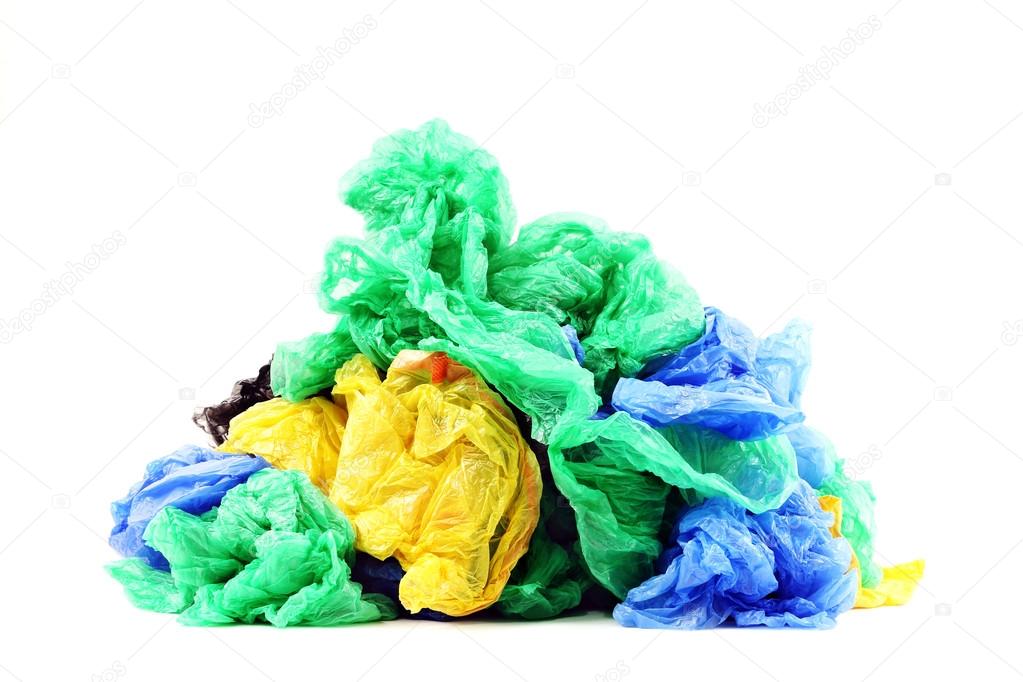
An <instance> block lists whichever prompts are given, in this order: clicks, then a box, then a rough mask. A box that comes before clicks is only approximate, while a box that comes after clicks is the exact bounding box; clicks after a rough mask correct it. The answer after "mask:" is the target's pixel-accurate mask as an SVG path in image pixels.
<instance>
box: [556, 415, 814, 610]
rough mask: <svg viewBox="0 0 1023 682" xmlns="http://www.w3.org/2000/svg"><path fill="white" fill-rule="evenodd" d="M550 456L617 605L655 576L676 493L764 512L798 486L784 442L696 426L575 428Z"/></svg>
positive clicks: (616, 419)
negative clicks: (739, 438) (663, 530)
mask: <svg viewBox="0 0 1023 682" xmlns="http://www.w3.org/2000/svg"><path fill="white" fill-rule="evenodd" d="M549 453H550V460H551V470H552V472H553V474H554V481H555V482H556V483H557V486H558V489H559V490H560V491H561V493H562V494H563V495H564V496H565V497H566V498H567V499H568V500H569V501H570V502H571V504H572V507H573V508H574V509H575V513H576V518H577V524H578V528H579V535H580V541H581V545H582V550H583V555H584V556H585V558H586V564H587V566H588V567H589V570H590V573H591V574H592V575H593V577H594V578H596V580H597V582H599V583H600V584H601V585H603V586H604V587H606V588H607V589H608V590H610V591H611V592H612V593H614V594H615V595H617V596H618V597H623V596H624V595H625V593H626V591H627V590H628V589H629V588H631V587H633V586H635V585H637V584H638V583H639V582H640V581H642V580H643V579H645V578H646V577H648V576H649V575H650V573H651V571H652V564H653V561H654V559H655V558H656V557H657V555H658V554H659V553H660V551H661V537H662V534H661V532H660V531H661V527H662V523H663V520H664V516H665V514H666V513H669V511H670V509H669V507H668V506H667V503H668V499H669V493H670V492H671V490H672V488H678V489H680V490H682V491H683V492H684V493H687V494H688V495H689V497H690V499H691V500H694V501H695V500H698V499H700V497H701V496H705V497H716V496H723V497H725V498H727V499H730V500H733V501H735V502H736V503H737V504H739V505H740V506H742V507H744V508H747V509H752V510H754V511H756V512H760V511H766V510H768V509H772V508H776V507H777V506H779V505H780V504H781V503H782V502H784V501H785V499H786V498H787V497H788V496H789V494H790V493H791V492H792V490H793V489H794V488H795V486H796V484H797V482H798V477H797V473H796V460H795V453H794V452H793V451H792V446H791V445H790V444H789V442H788V440H787V439H786V438H785V437H784V436H778V437H772V438H764V439H761V440H758V441H736V440H732V439H730V438H727V437H725V436H722V435H721V434H719V433H717V432H715V431H711V430H709V429H701V428H699V427H692V426H675V427H669V428H666V429H661V430H656V429H654V428H653V427H651V426H649V425H647V424H644V423H643V422H640V421H637V420H635V419H633V418H632V417H630V416H629V415H628V414H626V413H624V412H617V413H615V414H612V415H611V416H610V417H608V418H607V419H602V420H587V421H581V422H579V423H577V424H574V425H573V426H572V429H571V434H570V435H569V434H567V433H566V434H565V435H564V436H563V437H562V438H560V439H557V441H556V442H555V443H552V444H551V446H550V449H549Z"/></svg>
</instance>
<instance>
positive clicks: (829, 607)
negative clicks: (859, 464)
mask: <svg viewBox="0 0 1023 682" xmlns="http://www.w3.org/2000/svg"><path fill="white" fill-rule="evenodd" d="M832 520H833V518H832V515H831V514H830V513H828V512H825V511H823V510H822V509H821V507H820V504H819V502H818V501H817V497H816V495H815V493H814V491H813V490H812V489H811V488H810V487H809V485H807V484H806V483H802V482H801V483H800V485H799V486H798V487H797V488H796V491H795V492H793V493H792V495H791V496H790V497H789V498H788V500H786V502H785V503H784V504H783V505H782V506H781V508H779V509H777V510H775V511H768V512H764V513H762V514H750V513H749V512H747V511H746V510H745V509H743V508H742V507H740V506H739V505H737V504H735V503H734V502H731V501H730V500H727V499H725V498H713V499H709V500H706V501H704V502H703V503H701V504H699V505H697V506H695V507H692V508H690V509H688V510H684V511H683V512H682V514H681V515H680V517H679V520H678V522H677V523H676V526H675V528H674V530H673V533H672V539H671V542H670V543H669V544H668V546H667V548H666V549H665V550H664V552H663V553H662V554H661V556H660V558H659V559H658V561H657V571H658V573H659V575H656V576H654V577H652V578H650V579H648V580H646V581H645V582H644V583H643V584H641V585H639V586H638V587H636V588H634V589H632V590H630V591H629V593H628V595H626V598H625V601H624V602H623V603H621V604H619V605H618V606H616V607H615V610H614V617H615V620H617V621H618V622H619V623H621V624H622V625H626V626H629V627H647V628H676V629H685V630H694V629H703V628H712V627H715V626H718V625H720V624H722V623H725V622H726V621H729V620H731V621H732V622H734V623H735V624H736V625H738V626H750V625H766V626H767V627H783V626H789V627H800V628H824V627H832V626H833V625H834V624H835V617H836V616H837V615H838V614H840V613H842V612H843V611H846V610H848V609H850V608H852V605H853V602H854V600H855V598H856V590H857V588H858V586H859V576H858V573H857V571H855V570H850V560H851V558H852V549H851V547H850V546H849V543H848V542H847V541H846V540H845V539H844V538H841V537H839V538H835V537H832V535H831V531H830V527H831V523H832Z"/></svg>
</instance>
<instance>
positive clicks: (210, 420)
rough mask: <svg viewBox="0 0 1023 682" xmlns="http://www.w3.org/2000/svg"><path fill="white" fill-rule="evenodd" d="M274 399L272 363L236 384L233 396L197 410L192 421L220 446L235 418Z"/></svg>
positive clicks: (232, 392) (232, 391)
mask: <svg viewBox="0 0 1023 682" xmlns="http://www.w3.org/2000/svg"><path fill="white" fill-rule="evenodd" d="M273 397H274V394H273V391H272V390H271V389H270V363H267V364H265V365H263V366H262V367H260V368H259V372H258V373H257V374H256V376H254V377H252V378H251V379H242V380H240V381H237V382H235V385H234V388H233V389H232V390H231V395H230V396H228V397H227V398H225V399H224V400H223V401H221V402H220V403H218V404H216V405H210V406H209V407H203V408H200V409H199V410H196V413H195V415H193V417H192V421H194V422H195V424H196V426H198V427H199V428H200V429H202V430H203V431H205V432H206V433H208V434H209V435H210V438H211V439H212V440H213V444H214V445H220V444H221V443H223V442H224V440H225V439H226V438H227V427H228V425H229V424H230V423H231V419H232V418H233V417H235V416H236V415H238V414H241V413H242V412H244V411H245V410H247V409H249V408H250V407H252V406H253V405H255V404H256V403H259V402H263V401H264V400H270V399H271V398H273Z"/></svg>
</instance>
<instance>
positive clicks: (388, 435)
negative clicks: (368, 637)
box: [224, 351, 541, 616]
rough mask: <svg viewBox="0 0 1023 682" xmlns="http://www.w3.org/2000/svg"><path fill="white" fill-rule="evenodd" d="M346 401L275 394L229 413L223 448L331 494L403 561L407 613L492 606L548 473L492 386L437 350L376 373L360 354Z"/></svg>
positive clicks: (337, 393) (345, 371) (345, 384)
mask: <svg viewBox="0 0 1023 682" xmlns="http://www.w3.org/2000/svg"><path fill="white" fill-rule="evenodd" d="M336 378H337V384H336V385H335V387H334V389H333V395H334V398H335V401H336V403H334V402H331V401H328V400H326V399H324V398H319V397H316V398H311V399H309V400H305V401H301V402H298V403H288V402H286V401H283V400H271V401H269V402H265V403H260V404H258V405H255V406H253V407H252V408H251V409H250V410H249V411H247V412H245V413H243V414H241V415H239V416H238V417H236V418H235V419H234V420H232V422H231V428H230V432H229V437H228V440H227V442H226V443H225V444H224V448H225V449H228V450H230V451H232V452H252V453H256V454H260V455H262V456H264V457H266V458H267V459H268V460H269V461H270V462H271V463H272V464H273V465H274V466H277V467H282V468H296V469H300V470H302V471H305V472H306V473H308V474H309V477H310V479H312V480H313V482H314V483H316V485H317V486H318V487H319V488H320V489H321V490H323V491H324V492H326V493H328V494H329V495H330V498H331V500H333V501H334V502H335V503H336V504H337V505H338V506H339V507H340V508H341V509H342V511H344V513H345V514H346V515H347V516H348V518H349V519H351V521H352V523H353V524H354V525H355V527H356V529H357V531H358V538H359V541H358V547H359V550H360V551H363V552H366V553H368V554H370V555H372V556H374V557H376V558H377V559H381V560H382V559H386V558H388V557H391V556H394V557H395V558H397V559H398V561H399V562H400V564H401V567H402V569H403V570H404V571H405V576H404V577H403V578H402V580H401V585H400V598H401V602H402V604H403V605H404V606H405V607H406V608H407V609H409V610H410V611H411V612H413V613H416V612H418V611H419V610H420V609H423V608H430V609H433V610H436V611H439V612H441V613H445V614H449V615H456V616H460V615H466V614H469V613H473V612H475V611H478V610H480V609H483V608H486V607H487V606H489V605H490V604H492V603H494V602H495V601H496V600H497V598H498V597H499V596H500V594H501V590H502V588H503V587H504V585H505V583H507V581H508V578H509V576H510V573H511V570H512V568H513V567H514V566H515V563H516V562H517V561H518V559H519V557H521V556H522V555H523V554H524V553H525V552H526V549H527V547H528V544H529V540H530V536H531V535H532V532H533V529H534V528H535V527H536V523H537V519H538V516H539V498H540V490H541V484H540V473H539V468H538V465H537V463H536V458H535V456H534V455H533V453H532V452H531V451H530V450H529V448H528V446H527V445H526V442H525V440H524V439H523V437H522V435H521V434H520V433H519V430H518V426H517V424H516V423H515V419H514V417H513V415H512V413H511V411H510V410H509V409H508V407H507V406H506V405H505V403H504V401H503V400H502V399H501V398H500V396H498V395H497V394H496V393H494V392H493V391H491V390H490V389H488V388H487V387H486V386H485V385H484V384H483V383H482V382H480V381H479V379H478V378H477V377H476V376H475V375H473V374H472V373H471V372H470V371H469V370H468V369H467V368H465V367H464V366H462V365H459V364H457V363H454V362H451V361H450V360H449V359H448V358H447V357H446V356H444V355H443V354H439V353H425V352H421V351H404V352H402V353H400V354H399V355H398V357H397V358H396V359H395V361H394V362H393V363H392V364H391V367H390V369H389V370H388V373H387V378H386V379H385V380H383V381H381V380H380V377H379V376H378V374H377V372H376V369H375V368H374V366H373V364H372V363H371V362H370V361H369V359H368V358H366V357H365V356H363V355H356V356H355V357H353V358H352V359H351V360H349V361H348V362H346V363H345V364H344V366H343V367H342V368H341V369H339V370H338V371H337V377H336Z"/></svg>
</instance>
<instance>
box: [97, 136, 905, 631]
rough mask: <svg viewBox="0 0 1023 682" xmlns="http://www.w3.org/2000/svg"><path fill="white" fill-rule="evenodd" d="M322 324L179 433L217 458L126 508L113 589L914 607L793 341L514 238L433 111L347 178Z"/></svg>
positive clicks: (539, 608)
mask: <svg viewBox="0 0 1023 682" xmlns="http://www.w3.org/2000/svg"><path fill="white" fill-rule="evenodd" d="M341 196H342V198H343V199H344V201H345V202H346V203H347V204H348V205H349V206H351V207H352V208H354V209H356V210H357V211H359V212H361V213H362V214H363V215H364V217H365V238H363V239H354V238H338V239H336V240H335V241H334V242H333V243H332V244H331V245H330V246H329V248H328V250H327V254H326V259H325V268H324V273H323V278H322V282H321V289H320V302H321V304H322V307H323V308H324V309H325V310H326V311H327V312H329V313H332V314H334V315H336V316H337V317H336V324H335V325H334V327H333V329H332V330H330V331H327V332H321V333H315V334H312V335H311V336H308V337H306V338H305V339H302V340H300V341H295V342H286V343H282V344H280V345H279V346H278V348H277V349H276V352H275V353H274V356H273V359H272V361H271V363H270V364H269V365H268V366H264V367H262V368H261V369H260V370H259V372H258V375H257V376H256V377H254V378H252V379H245V380H243V381H240V382H238V384H237V385H236V386H235V390H234V391H233V393H232V395H231V396H230V397H228V398H227V399H226V400H225V401H224V402H222V403H221V404H219V405H215V406H212V407H208V408H205V409H203V410H201V411H199V412H198V413H197V414H196V418H195V421H196V423H197V424H198V425H199V426H201V427H202V428H203V429H204V430H205V431H206V432H207V433H208V434H209V435H210V437H211V438H212V440H213V444H214V445H215V446H216V450H210V449H207V448H201V447H185V448H182V449H180V450H178V451H176V452H174V453H173V454H171V455H168V456H166V457H163V458H161V459H157V460H155V461H154V462H152V463H151V464H150V465H149V466H148V467H147V469H146V473H145V477H144V478H143V480H142V481H140V482H139V483H137V484H136V485H135V486H134V487H132V488H131V490H130V491H129V493H128V495H127V496H126V497H125V498H124V499H122V500H119V501H117V502H115V503H114V504H113V515H114V520H115V526H114V529H113V531H112V533H111V537H110V542H111V545H112V546H113V547H114V548H115V549H116V550H118V551H119V552H120V553H121V554H123V555H124V556H125V557H127V558H125V559H122V560H120V561H117V562H115V563H113V564H111V565H110V566H109V567H108V568H109V572H110V573H111V575H112V576H113V577H114V578H116V579H117V580H118V581H120V582H121V583H122V584H123V586H124V588H125V590H126V591H127V594H128V596H129V598H130V599H131V600H132V602H133V603H134V604H136V605H137V606H139V607H142V608H145V609H150V610H155V611H161V612H170V613H180V614H181V620H182V621H183V622H185V623H189V624H200V625H215V624H224V623H236V622H237V623H255V622H266V623H271V624H273V625H277V626H285V625H299V624H302V625H336V624H341V623H356V622H365V621H372V620H382V619H390V618H395V617H413V618H430V619H435V620H447V619H452V618H459V617H466V616H470V615H471V614H481V615H484V616H492V617H513V618H527V619H539V618H551V617H555V616H557V615H559V614H562V613H565V612H567V611H570V610H582V609H600V610H605V611H610V612H613V614H614V618H615V619H616V620H617V621H618V622H620V623H621V624H623V625H627V626H634V627H662V628H663V627H666V628H682V629H692V628H706V627H714V626H717V625H720V624H723V623H734V624H735V625H739V626H747V625H766V626H768V627H778V626H794V627H829V626H831V625H833V624H834V623H835V617H836V616H837V615H838V614H840V613H842V612H843V611H846V610H848V609H850V608H853V607H854V606H858V607H872V606H880V605H885V604H901V603H905V602H906V601H907V600H908V599H909V597H910V595H911V594H912V591H913V588H914V587H915V585H916V582H917V581H918V580H919V579H920V578H921V576H922V572H923V564H922V562H910V563H908V564H902V565H900V566H895V567H889V568H886V569H884V570H883V571H882V569H881V568H880V567H879V566H878V565H877V564H876V563H875V561H874V556H873V554H874V552H873V538H874V516H873V506H874V496H873V493H872V492H871V489H870V486H869V484H867V483H865V482H862V481H858V480H852V479H850V478H849V477H847V476H846V475H845V473H843V467H842V461H841V460H840V459H838V458H837V457H836V455H835V453H834V450H833V448H832V446H831V444H830V443H829V442H828V440H827V439H826V438H825V437H824V436H822V435H821V434H820V433H818V432H817V431H814V430H813V429H812V428H810V427H809V426H807V425H806V423H805V416H804V414H803V411H802V406H801V395H802V392H803V386H804V384H805V381H806V373H807V368H808V365H809V339H808V335H809V330H808V328H807V327H806V326H805V325H804V324H802V323H799V322H793V323H790V324H789V325H788V326H787V327H786V328H785V329H784V330H783V331H782V332H781V333H778V334H775V335H772V336H768V337H767V338H764V339H757V338H756V337H755V336H754V335H753V334H752V333H751V332H750V330H749V328H747V327H746V326H745V325H743V324H742V323H741V322H739V321H738V320H735V319H734V318H731V317H729V316H728V315H727V314H725V313H724V312H722V311H720V310H717V309H716V308H710V307H707V308H705V307H704V306H703V305H702V304H701V302H700V300H699V298H698V296H697V294H696V292H695V291H693V289H692V288H691V287H689V285H688V284H687V283H686V281H685V279H684V278H683V277H682V275H681V274H679V273H678V272H677V271H675V270H674V269H672V268H671V266H669V265H667V264H666V263H664V262H662V261H660V260H658V259H657V258H656V257H655V256H654V254H653V253H652V251H651V248H650V244H649V243H648V241H647V240H646V239H645V238H644V237H642V236H641V235H638V234H634V233H622V232H613V231H611V230H609V229H608V228H607V227H606V226H605V225H604V224H603V223H602V222H601V221H599V220H597V219H595V218H591V217H589V216H584V215H567V214H565V215H562V214H558V215H552V216H548V217H546V218H542V219H540V220H537V221H535V222H533V223H530V224H528V225H525V226H522V227H521V228H520V229H519V231H518V236H517V238H516V240H515V241H514V242H512V235H513V232H514V230H515V224H516V223H515V213H514V210H513V208H512V203H511V198H510V196H509V192H508V184H507V182H506V180H505V178H504V176H503V175H502V174H501V171H500V169H499V168H498V166H497V163H496V161H495V160H494V159H493V157H491V156H490V155H489V154H488V153H486V152H485V151H483V150H482V149H480V148H478V147H477V146H476V145H475V144H473V143H472V142H471V141H470V140H469V139H467V138H465V137H463V136H461V135H458V134H456V133H454V132H452V131H451V130H450V129H449V128H448V127H447V125H446V124H444V123H443V122H440V121H433V122H431V123H428V124H426V125H425V126H423V127H422V128H421V129H419V130H417V131H402V132H399V133H396V134H394V135H391V136H389V137H387V138H384V139H382V140H380V141H379V142H378V143H377V144H376V146H375V147H374V149H373V153H372V155H371V156H370V157H369V158H368V159H366V160H365V161H363V162H361V163H360V164H358V165H357V166H356V167H355V168H354V169H353V170H352V171H351V172H349V173H348V174H347V175H346V176H345V178H344V179H343V180H342V183H341Z"/></svg>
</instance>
